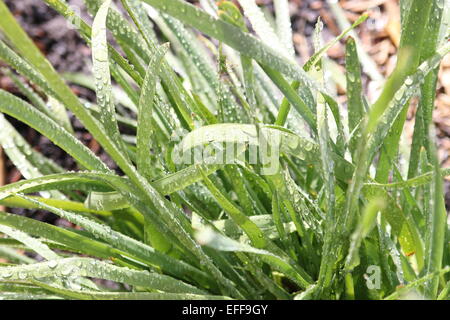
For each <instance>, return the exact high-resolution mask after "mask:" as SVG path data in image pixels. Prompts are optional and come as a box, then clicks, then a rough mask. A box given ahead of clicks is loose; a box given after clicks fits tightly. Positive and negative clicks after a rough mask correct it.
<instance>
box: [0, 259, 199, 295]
mask: <svg viewBox="0 0 450 320" xmlns="http://www.w3.org/2000/svg"><path fill="white" fill-rule="evenodd" d="M5 275H6V277H5ZM54 275H60V276H62V277H68V276H70V277H75V276H79V277H93V278H100V279H107V280H111V281H117V282H122V283H127V284H130V285H135V286H142V287H146V288H151V289H157V290H161V291H165V292H173V293H193V294H204V293H205V292H204V291H203V290H199V289H197V288H195V287H193V286H191V285H188V284H186V283H184V282H182V281H180V280H176V279H174V278H171V277H168V276H164V275H161V274H157V273H154V272H148V271H138V270H133V269H128V268H125V267H117V266H115V265H113V264H110V263H107V262H103V261H100V260H95V259H91V258H65V259H60V260H58V261H57V263H56V265H55V263H54V261H50V262H43V263H36V264H32V265H25V266H17V267H1V268H0V278H1V279H9V280H35V279H36V280H38V279H42V278H45V277H52V276H54Z"/></svg>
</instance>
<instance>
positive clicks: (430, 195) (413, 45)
mask: <svg viewBox="0 0 450 320" xmlns="http://www.w3.org/2000/svg"><path fill="white" fill-rule="evenodd" d="M44 1H45V2H46V3H47V4H48V5H49V6H50V7H52V8H53V9H54V10H56V11H58V12H59V13H60V14H61V15H63V16H64V17H66V18H67V19H68V21H70V22H71V23H72V24H73V25H74V26H76V28H77V30H78V31H79V33H80V35H81V36H82V37H83V39H84V40H85V41H86V43H87V44H89V45H90V46H91V48H92V75H82V74H58V73H57V72H56V71H55V70H54V68H53V67H52V66H51V64H50V63H49V62H48V61H47V60H46V58H45V57H44V56H43V54H42V53H41V52H40V51H39V50H38V49H37V47H36V46H35V45H34V43H33V42H32V41H31V40H30V38H29V37H28V36H27V34H26V33H25V32H24V31H23V30H22V28H21V27H20V25H19V24H18V22H17V21H15V19H14V17H13V16H12V14H11V12H9V10H8V8H7V7H6V5H5V4H4V2H3V1H0V17H1V19H0V35H1V37H0V59H1V60H2V61H3V62H4V63H6V64H7V65H8V66H9V67H10V68H9V69H7V70H4V71H5V74H8V75H9V76H10V77H11V78H12V79H13V80H14V81H15V83H16V84H17V87H18V88H19V89H20V90H21V97H22V98H19V97H17V96H14V95H12V94H10V93H8V92H6V91H3V90H0V112H1V113H3V114H5V115H8V116H9V117H13V118H15V119H17V120H19V121H21V122H23V123H25V124H27V125H28V126H30V127H32V128H34V129H35V130H37V131H38V132H40V133H41V134H42V135H44V136H46V137H48V138H49V139H50V140H51V141H52V142H53V143H55V144H56V145H57V146H58V147H60V148H61V149H63V150H64V151H65V152H67V153H68V154H69V155H70V156H71V157H73V158H74V159H75V160H76V161H77V163H78V165H79V168H80V170H79V171H77V172H67V171H65V170H64V169H63V168H61V167H60V166H58V165H57V164H55V162H54V161H53V160H52V159H50V158H47V157H44V156H43V155H42V154H40V153H39V152H38V151H36V150H34V149H33V146H30V145H29V144H28V143H27V142H26V140H25V139H24V138H23V137H22V136H21V135H20V134H19V133H18V132H17V131H16V129H15V128H14V126H12V125H11V124H10V123H9V122H8V118H7V117H5V116H4V115H2V114H1V113H0V144H1V146H2V147H3V149H4V151H5V153H6V155H7V156H8V157H9V158H10V159H11V161H12V162H13V163H14V164H15V165H16V166H17V168H18V169H19V170H20V172H21V173H22V175H23V177H24V178H25V179H24V180H21V181H18V182H16V183H12V184H9V185H5V186H2V187H0V205H3V206H6V207H18V208H27V209H41V210H46V211H48V212H51V213H53V214H56V215H58V216H59V217H61V218H62V219H65V220H67V221H70V222H71V223H72V224H73V226H74V227H73V228H63V227H59V226H54V225H50V224H47V223H43V222H40V221H37V220H33V219H30V218H26V217H23V216H19V215H13V214H10V213H6V212H0V233H1V234H2V236H1V237H0V255H1V256H2V257H3V260H2V261H3V262H2V263H1V266H0V297H1V298H11V299H14V298H15V299H24V298H25V299H33V298H35V299H45V298H49V299H59V298H69V299H70V298H72V299H399V298H405V297H411V296H412V297H424V298H427V299H448V297H449V293H450V292H449V291H450V281H449V279H450V278H449V274H448V272H449V271H450V266H449V265H450V250H449V249H450V246H449V240H450V232H449V228H448V222H447V213H446V210H445V205H444V191H443V178H444V176H446V175H449V174H450V170H449V169H442V168H440V165H439V162H438V159H437V155H436V147H435V133H434V127H433V122H432V116H431V115H432V111H433V107H434V97H435V90H436V82H437V71H438V69H439V63H440V61H441V59H442V58H443V57H444V56H445V55H446V54H447V53H448V52H449V51H450V44H449V42H448V20H449V18H450V14H449V9H450V8H449V7H448V5H449V3H448V1H444V0H434V1H432V0H410V1H401V2H402V3H401V19H402V20H401V24H402V34H401V43H400V47H399V51H398V59H397V66H396V68H395V70H394V71H393V72H392V74H391V75H390V76H389V78H387V79H383V77H382V76H381V75H380V73H379V72H378V71H377V70H375V69H374V65H375V64H374V63H373V61H371V60H370V57H369V56H368V55H367V54H366V53H364V51H363V50H362V49H361V47H360V42H359V40H358V38H357V37H356V33H355V30H354V29H355V28H356V27H357V26H358V25H359V24H360V23H363V22H364V20H365V19H366V18H367V16H366V15H363V16H361V18H360V19H359V20H357V21H356V22H355V23H354V24H353V25H350V24H349V23H348V22H347V21H345V18H344V15H343V14H342V10H341V9H340V8H339V6H338V4H336V2H335V1H330V3H329V5H330V7H331V9H332V11H333V13H335V15H336V18H337V19H338V22H339V25H340V26H342V34H341V35H340V36H339V37H338V38H336V39H335V40H334V41H332V42H330V43H327V44H324V43H323V41H322V37H321V29H322V25H321V22H320V21H319V22H318V23H317V27H316V32H315V35H314V45H315V54H314V55H313V56H312V57H311V58H310V60H309V61H308V62H307V63H305V64H304V65H303V66H301V65H299V64H298V63H297V60H296V58H295V56H294V49H293V44H292V30H291V26H290V21H289V13H288V11H287V10H288V1H287V0H274V3H275V6H274V8H275V16H270V13H267V12H265V11H263V10H262V9H261V8H260V7H258V6H257V5H256V4H255V2H254V0H239V1H238V2H239V4H240V7H241V9H238V7H237V6H236V5H234V4H233V3H232V2H228V1H220V2H219V3H215V2H214V1H211V0H201V1H199V3H198V4H196V5H192V4H190V3H188V2H186V1H183V0H144V1H138V0H121V1H116V2H113V1H111V0H106V1H101V0H85V1H84V2H85V4H86V6H87V8H88V10H89V11H90V13H91V14H92V16H93V23H92V25H90V24H89V23H88V22H86V21H83V20H82V19H81V17H79V16H78V15H77V13H76V12H75V11H73V8H72V7H70V6H68V4H67V3H66V2H65V1H63V0H44ZM119 6H120V7H121V9H118V7H119ZM399 18H400V17H399ZM425 22H426V23H425ZM108 34H110V35H111V37H112V38H114V40H115V41H114V43H108V41H107V39H110V38H108V37H107V35H108ZM341 40H342V41H344V40H345V42H346V47H345V48H346V54H345V67H346V68H345V69H346V73H345V77H342V75H341V74H336V73H335V72H333V71H332V70H335V69H336V68H333V64H334V62H332V61H331V60H330V59H328V58H327V55H326V52H327V50H328V49H329V48H330V47H331V46H333V45H334V44H336V43H337V42H338V41H341ZM330 70H331V71H330ZM363 72H364V73H365V74H366V75H367V76H368V77H370V78H372V80H374V81H376V82H377V83H378V84H379V86H380V88H381V91H380V95H379V97H378V98H377V99H376V100H375V101H369V100H368V99H367V98H366V97H365V94H364V90H363V85H362V73H363ZM70 83H73V84H77V85H81V86H85V87H87V88H89V89H91V90H95V93H96V97H97V100H96V103H95V104H93V103H88V102H87V101H84V100H83V99H81V98H79V97H77V96H76V95H75V94H74V93H73V91H72V90H71V89H70V87H69V86H68V84H70ZM338 83H339V85H341V86H343V87H346V94H347V102H346V105H341V103H340V102H338V101H337V99H336V86H337V84H338ZM30 84H31V85H30ZM412 99H416V100H417V101H418V107H417V112H416V113H415V117H416V119H415V128H414V135H413V142H412V145H406V144H405V142H403V141H404V140H402V139H401V135H402V132H403V127H404V124H405V120H406V114H407V110H408V108H409V105H410V101H411V100H412ZM69 115H73V116H74V117H76V118H77V119H78V120H79V121H80V122H81V123H82V124H83V125H84V127H85V128H86V130H87V131H88V132H89V133H90V134H92V136H93V137H94V139H95V140H96V141H98V143H99V144H100V145H101V146H102V148H103V149H104V150H105V151H106V152H107V153H108V155H109V156H110V158H111V159H112V160H113V161H114V162H115V163H116V164H117V167H118V168H120V170H117V172H116V171H113V170H112V169H111V168H109V167H108V166H107V165H106V164H105V163H104V162H103V161H102V160H100V158H98V157H97V156H96V155H95V154H94V153H93V152H92V151H91V150H89V149H88V148H87V147H86V146H85V145H84V144H82V143H81V142H80V141H79V140H78V139H77V138H76V135H75V134H74V131H73V128H72V125H71V120H70V119H71V117H72V116H69ZM72 118H73V117H72ZM125 133H126V134H125ZM205 150H209V151H208V152H207V153H205ZM224 150H225V151H227V152H226V155H227V156H228V158H227V159H226V161H225V160H224V158H220V159H221V160H222V161H211V159H213V158H214V159H219V157H217V156H218V155H219V154H221V152H222V151H224ZM230 150H231V151H230ZM191 151H194V152H192V154H194V155H197V156H198V155H202V156H201V157H197V156H196V157H195V159H191V158H189V157H185V156H186V155H191ZM195 152H197V153H195ZM205 154H206V155H207V156H205ZM177 155H178V157H177ZM179 155H181V157H180V156H179ZM230 155H231V156H230ZM187 160H192V161H187ZM118 172H120V174H119V173H118ZM75 226H76V227H75ZM23 252H25V253H34V255H33V254H32V255H24V254H22V253H23ZM30 257H36V258H30ZM93 279H108V280H112V281H115V282H117V283H119V285H118V286H117V288H119V289H115V290H112V289H111V288H108V287H104V286H103V285H102V284H101V283H102V282H99V281H96V280H93Z"/></svg>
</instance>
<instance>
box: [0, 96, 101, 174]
mask: <svg viewBox="0 0 450 320" xmlns="http://www.w3.org/2000/svg"><path fill="white" fill-rule="evenodd" d="M0 111H1V112H4V113H7V114H9V115H10V116H13V117H14V118H16V119H18V120H20V121H22V122H24V123H26V124H27V125H29V126H30V127H32V128H34V129H35V130H37V131H39V132H40V133H41V134H43V135H45V136H46V137H48V138H49V139H50V140H51V141H53V142H54V143H55V144H56V145H58V146H59V147H61V148H62V149H63V150H64V151H66V152H67V153H69V154H70V155H71V156H73V157H74V158H75V159H77V161H79V163H80V164H81V165H82V166H83V167H85V168H88V169H91V170H99V171H109V169H108V168H107V167H106V165H105V164H104V163H103V162H102V161H101V160H100V159H99V158H97V157H96V156H95V155H94V154H93V152H92V151H91V150H89V149H88V148H87V147H85V146H84V145H83V144H82V143H81V142H80V141H78V140H77V139H76V138H75V137H74V136H73V135H71V134H70V133H69V132H68V131H67V130H65V129H64V128H62V127H60V126H59V125H58V124H57V123H55V122H54V121H53V120H52V119H50V118H48V117H47V116H46V115H44V114H43V113H41V112H40V111H38V110H36V109H35V108H33V107H32V106H30V105H29V104H28V103H26V102H25V101H23V100H21V99H19V98H17V97H15V96H14V95H12V94H10V93H8V92H6V91H3V90H0Z"/></svg>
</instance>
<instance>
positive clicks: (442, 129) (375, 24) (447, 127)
mask: <svg viewBox="0 0 450 320" xmlns="http://www.w3.org/2000/svg"><path fill="white" fill-rule="evenodd" d="M5 2H6V4H7V5H8V7H9V8H10V9H11V11H12V12H13V14H14V15H15V17H16V18H17V20H18V21H19V23H20V24H21V25H22V27H23V28H24V29H25V31H26V32H27V33H28V34H29V35H30V37H31V38H32V39H33V41H34V42H35V43H36V45H37V46H38V47H39V48H40V50H41V51H42V52H44V53H45V55H46V56H47V58H48V59H49V60H50V62H51V63H52V64H53V66H54V67H55V68H56V69H57V70H58V71H60V72H85V73H89V72H90V69H91V62H90V60H91V50H90V48H89V47H88V46H87V45H86V44H85V43H84V42H83V40H82V39H81V38H80V37H79V36H78V34H77V31H76V30H73V29H72V28H70V25H69V24H68V23H67V21H66V20H65V19H64V18H63V17H62V16H60V15H59V14H58V13H56V12H55V11H53V9H51V8H49V7H48V6H47V5H46V4H45V3H44V2H43V1H41V0H5ZM67 2H68V3H69V4H70V5H71V6H72V7H73V8H77V9H78V10H79V11H78V12H79V13H80V14H81V16H82V17H83V18H84V19H86V20H87V21H92V18H91V17H90V16H89V15H88V14H87V13H86V11H85V10H84V6H83V1H82V0H69V1H67ZM191 2H194V3H195V2H196V1H191ZM257 2H258V3H260V4H266V5H267V6H268V8H269V9H271V10H273V4H272V1H271V0H259V1H257ZM339 3H340V5H341V6H342V8H343V9H344V10H345V12H346V16H347V18H348V19H349V20H350V21H355V20H356V19H357V18H358V17H359V16H360V15H361V14H362V13H363V12H368V13H369V19H368V20H367V21H366V22H365V23H364V24H363V25H361V26H360V27H359V28H358V30H357V31H358V35H359V37H360V38H361V40H362V43H363V46H364V48H365V50H366V51H367V52H368V53H369V55H370V56H371V57H372V58H373V60H374V61H375V62H376V63H377V64H378V66H379V70H381V72H382V73H383V75H385V76H386V75H388V74H390V72H391V71H392V70H393V68H394V66H395V62H396V52H397V46H398V43H399V35H400V24H399V23H400V17H399V16H400V13H399V5H398V1H397V0H341V1H339ZM289 4H290V12H291V22H292V26H293V28H294V31H295V32H294V35H293V40H294V44H295V49H296V51H297V54H298V57H299V60H300V62H305V61H306V60H307V59H308V57H310V56H311V54H312V40H311V36H312V33H313V30H314V25H315V23H316V22H317V19H318V17H319V16H320V18H321V19H322V21H323V23H324V31H323V35H324V38H325V39H324V40H325V41H327V40H330V39H332V38H333V37H336V36H337V35H338V34H339V33H340V30H339V28H338V26H337V23H336V21H335V19H334V17H333V15H332V14H331V12H330V9H329V8H328V6H327V4H326V1H319V0H289ZM328 54H329V56H330V57H331V58H332V59H333V60H335V61H336V62H338V63H339V65H340V66H342V65H343V60H344V47H343V45H342V43H340V44H338V45H336V46H334V47H333V48H332V49H330V50H329V52H328ZM0 66H2V64H1V62H0ZM342 70H343V67H342ZM365 85H366V91H367V94H368V95H369V97H370V96H371V95H374V94H376V92H375V90H374V89H373V86H371V82H370V81H369V79H368V78H366V79H365ZM0 88H3V89H6V90H8V91H10V92H12V93H14V94H18V95H20V94H19V93H18V90H17V88H16V87H15V86H14V84H13V82H12V81H11V79H9V78H8V77H7V76H5V75H4V74H2V73H1V71H0ZM72 88H73V90H74V92H76V93H77V94H78V95H79V96H82V97H83V98H86V99H88V100H90V101H94V100H95V95H94V93H93V92H91V91H89V90H87V89H84V88H81V87H77V86H72ZM341 93H343V92H341ZM342 99H344V96H343V95H342ZM342 102H345V100H342ZM414 113H415V107H414V105H413V106H412V107H411V108H410V112H409V114H408V122H407V124H406V132H407V134H406V138H407V139H411V137H412V133H413V128H414V120H413V118H414ZM8 120H10V121H11V122H12V123H13V125H14V126H15V127H16V129H18V130H19V131H20V132H21V134H22V135H23V136H24V137H25V139H26V140H27V141H28V142H29V143H30V144H31V145H32V146H33V147H34V148H36V149H37V150H39V151H40V152H42V153H43V154H44V155H45V156H48V157H51V158H52V159H53V160H55V161H56V162H57V163H58V164H60V165H61V166H63V167H64V168H66V169H68V170H76V169H77V167H76V164H75V163H74V161H73V159H72V158H71V157H70V156H67V154H65V153H64V152H63V151H62V150H61V149H59V148H58V147H56V146H54V145H53V144H52V143H51V142H50V141H49V140H48V139H47V138H45V137H43V136H41V135H40V134H39V133H37V132H36V131H34V130H33V129H31V128H29V127H27V126H26V125H23V124H21V123H20V122H18V121H15V120H13V119H11V118H8ZM433 120H434V122H435V124H436V127H437V134H438V137H437V138H438V139H437V141H438V147H439V158H440V160H441V164H442V166H443V167H450V55H447V57H446V58H445V59H444V61H443V63H442V66H441V70H440V73H439V84H438V89H437V99H436V109H435V111H434V115H433ZM72 123H73V125H74V128H75V129H76V134H77V137H78V138H79V139H80V140H81V141H83V142H84V143H85V144H86V145H88V146H89V147H90V148H91V149H92V150H93V151H94V152H95V153H96V154H98V155H99V156H100V157H101V158H102V159H103V160H105V161H107V162H108V164H109V165H110V166H111V167H113V168H114V164H113V163H111V161H110V160H109V158H108V156H107V155H106V154H105V153H104V152H103V151H102V149H101V147H100V146H99V145H98V143H97V142H96V141H95V140H93V139H92V136H91V135H90V134H89V133H88V132H86V131H85V130H84V128H83V126H82V125H81V124H80V123H79V122H78V121H77V120H76V119H75V118H73V117H72ZM21 178H22V177H21V174H20V172H19V171H18V170H17V169H16V168H15V167H14V166H13V165H12V163H11V162H10V161H9V160H8V159H7V157H5V156H4V155H3V154H2V152H1V150H0V185H1V184H7V183H11V182H15V181H18V180H20V179H21ZM445 190H446V191H445V192H446V205H447V210H449V209H450V179H447V180H446V183H445ZM9 211H11V212H16V213H18V214H26V215H27V216H29V217H34V218H37V219H40V220H44V221H48V222H51V223H56V224H61V223H67V222H63V221H62V220H59V219H58V218H57V217H56V216H54V215H52V214H49V213H46V212H42V211H39V210H26V212H25V211H24V210H20V209H14V210H12V209H10V210H9Z"/></svg>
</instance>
